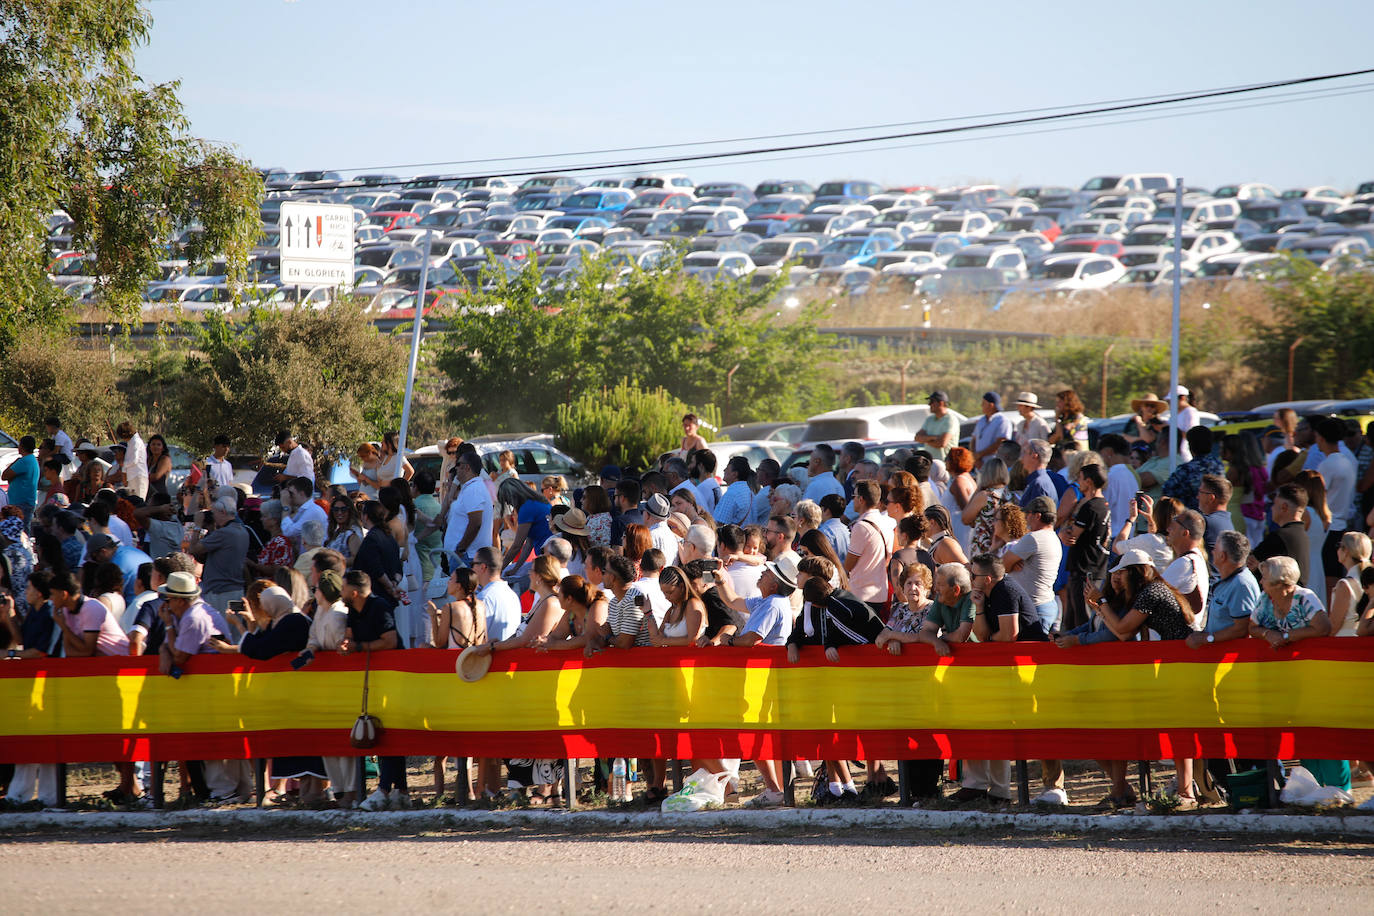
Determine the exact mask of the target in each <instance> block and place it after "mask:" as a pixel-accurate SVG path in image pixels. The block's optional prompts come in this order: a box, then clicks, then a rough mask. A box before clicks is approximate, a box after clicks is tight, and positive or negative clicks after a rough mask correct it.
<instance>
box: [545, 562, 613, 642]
mask: <svg viewBox="0 0 1374 916" xmlns="http://www.w3.org/2000/svg"><path fill="white" fill-rule="evenodd" d="M558 597H559V600H560V601H561V602H562V603H563V610H564V614H563V619H562V620H560V621H559V622H558V625H557V626H555V627H554V628H553V629H552V630H551V631H550V632H549V635H548V636H547V637H546V638H545V639H544V640H543V641H542V642H541V641H538V640H536V641H535V643H534V648H535V649H536V650H538V651H546V650H549V649H555V650H556V649H581V650H583V654H584V655H585V656H586V657H587V658H591V657H592V655H593V654H595V652H596V651H597V650H598V645H599V644H598V642H597V641H596V640H595V638H594V637H595V635H596V634H597V633H599V632H600V630H601V626H602V624H604V623H605V622H606V620H607V615H608V602H607V598H606V596H605V595H604V594H602V593H601V591H600V590H599V589H597V587H596V586H594V585H592V584H591V583H590V582H588V581H587V580H586V579H584V578H582V577H581V576H565V577H564V578H563V581H562V582H560V583H558Z"/></svg>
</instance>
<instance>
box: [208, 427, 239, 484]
mask: <svg viewBox="0 0 1374 916" xmlns="http://www.w3.org/2000/svg"><path fill="white" fill-rule="evenodd" d="M229 445H230V442H229V437H228V436H225V435H219V436H216V437H215V448H214V451H213V452H212V453H211V454H210V455H209V457H207V458H206V459H205V479H206V481H214V484H215V486H217V487H232V486H233V485H234V466H233V465H232V464H231V463H230V462H229Z"/></svg>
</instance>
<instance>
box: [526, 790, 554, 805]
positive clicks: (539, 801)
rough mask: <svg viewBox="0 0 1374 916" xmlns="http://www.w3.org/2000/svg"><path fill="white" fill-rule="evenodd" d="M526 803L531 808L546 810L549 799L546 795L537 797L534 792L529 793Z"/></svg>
mask: <svg viewBox="0 0 1374 916" xmlns="http://www.w3.org/2000/svg"><path fill="white" fill-rule="evenodd" d="M526 801H528V802H529V805H530V807H531V808H547V807H548V806H549V802H550V797H549V796H547V795H539V794H538V793H536V792H531V793H530V794H529V797H528V798H527V799H526Z"/></svg>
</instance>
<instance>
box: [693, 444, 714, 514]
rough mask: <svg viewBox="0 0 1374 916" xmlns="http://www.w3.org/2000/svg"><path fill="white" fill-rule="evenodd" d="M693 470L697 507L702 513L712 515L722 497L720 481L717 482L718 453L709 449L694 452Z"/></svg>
mask: <svg viewBox="0 0 1374 916" xmlns="http://www.w3.org/2000/svg"><path fill="white" fill-rule="evenodd" d="M691 470H692V481H693V484H692V485H693V487H694V488H695V496H696V498H697V505H698V506H700V507H701V511H702V512H705V513H706V514H707V515H712V514H714V513H715V511H716V503H718V502H719V501H720V495H721V490H720V481H718V480H716V453H715V452H713V451H711V450H710V449H709V448H703V449H698V450H697V451H695V452H692V463H691Z"/></svg>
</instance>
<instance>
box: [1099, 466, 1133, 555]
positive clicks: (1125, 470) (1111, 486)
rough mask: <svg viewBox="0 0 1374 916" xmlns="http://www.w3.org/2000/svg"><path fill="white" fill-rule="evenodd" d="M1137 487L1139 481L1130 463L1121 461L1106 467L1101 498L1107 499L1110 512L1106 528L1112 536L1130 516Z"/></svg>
mask: <svg viewBox="0 0 1374 916" xmlns="http://www.w3.org/2000/svg"><path fill="white" fill-rule="evenodd" d="M1139 489H1140V481H1138V480H1136V477H1135V472H1133V471H1132V470H1131V466H1130V465H1128V464H1126V463H1125V462H1122V463H1121V464H1114V465H1112V466H1111V467H1110V468H1108V469H1107V486H1106V488H1105V489H1104V490H1103V491H1102V498H1103V499H1105V500H1106V501H1107V509H1108V511H1109V512H1110V513H1111V517H1110V518H1108V519H1107V525H1108V529H1107V530H1108V531H1110V532H1111V534H1112V536H1113V537H1115V536H1116V533H1117V532H1118V531H1120V530H1121V526H1122V525H1124V524H1126V519H1128V518H1130V517H1131V500H1133V499H1135V494H1136V491H1137V490H1139Z"/></svg>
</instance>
